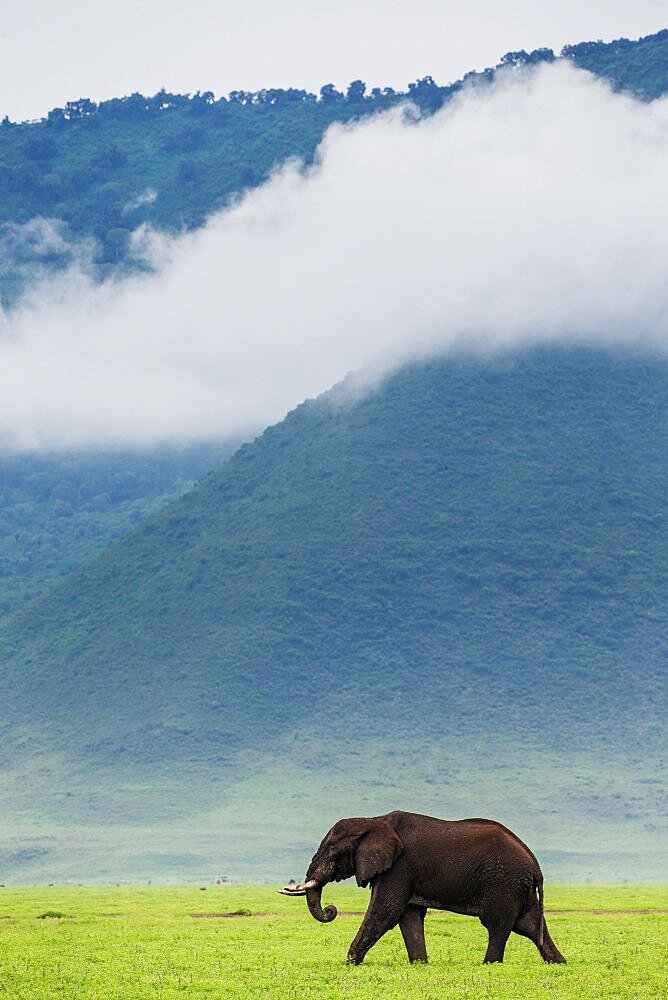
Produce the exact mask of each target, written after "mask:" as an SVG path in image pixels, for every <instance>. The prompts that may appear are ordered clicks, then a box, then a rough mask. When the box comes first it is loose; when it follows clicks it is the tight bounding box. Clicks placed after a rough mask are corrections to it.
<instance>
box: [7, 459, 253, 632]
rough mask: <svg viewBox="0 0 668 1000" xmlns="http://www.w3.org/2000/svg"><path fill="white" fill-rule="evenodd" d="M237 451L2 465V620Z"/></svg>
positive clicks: (18, 461)
mask: <svg viewBox="0 0 668 1000" xmlns="http://www.w3.org/2000/svg"><path fill="white" fill-rule="evenodd" d="M233 450H234V445H232V444H229V445H223V444H199V445H191V446H189V447H187V448H179V447H172V448H167V447H163V448H157V449H151V450H150V451H146V452H142V451H134V452H132V451H131V452H128V451H111V452H110V451H106V452H102V453H95V452H79V451H76V452H64V453H56V454H54V455H44V454H38V455H31V454H27V455H10V456H4V457H2V459H0V618H2V617H3V616H4V615H6V614H9V613H11V612H12V611H15V610H16V609H17V608H18V607H20V606H21V604H23V603H24V602H25V601H27V600H30V599H31V598H33V597H36V596H37V595H38V594H40V593H43V592H44V591H45V590H47V589H48V588H49V587H50V586H51V585H52V584H53V583H55V581H56V580H58V579H59V578H60V577H61V576H63V575H64V574H65V573H67V572H68V571H69V570H70V569H72V568H73V567H75V566H78V565H80V564H81V563H83V562H85V561H86V560H87V559H89V558H90V557H91V556H93V555H96V554H97V553H98V552H99V551H100V550H101V549H103V548H104V547H105V545H107V544H108V543H109V542H110V541H112V540H113V539H114V538H118V537H119V536H120V535H123V534H125V533H126V532H127V531H129V530H130V529H131V528H133V527H134V526H135V525H136V524H138V523H139V522H140V521H141V520H143V518H145V517H146V516H147V515H148V514H151V513H153V512H154V511H156V510H159V509H160V507H162V506H164V504H166V503H168V502H169V501H170V500H173V499H175V497H177V496H179V495H180V494H181V493H184V492H185V491H186V490H187V489H189V488H190V487H191V486H192V485H193V483H194V481H195V480H196V479H200V478H201V477H202V476H203V475H205V474H206V473H207V472H208V471H209V469H212V468H216V467H218V466H219V465H220V464H221V462H222V461H224V459H226V458H227V457H228V456H229V455H230V454H231V452H232V451H233Z"/></svg>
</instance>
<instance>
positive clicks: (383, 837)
mask: <svg viewBox="0 0 668 1000" xmlns="http://www.w3.org/2000/svg"><path fill="white" fill-rule="evenodd" d="M402 850H403V844H402V843H401V841H400V840H399V837H398V836H397V834H396V833H395V832H394V830H393V829H392V827H391V826H389V825H388V824H387V823H379V824H378V826H374V827H373V828H372V829H371V830H369V832H368V833H365V834H364V836H363V837H362V839H361V840H360V842H359V844H358V845H357V852H356V854H355V877H356V879H357V884H358V885H359V886H362V888H365V887H366V886H367V885H368V884H369V882H370V881H371V879H372V878H375V877H376V875H380V873H381V872H384V871H387V869H388V868H391V867H392V865H393V864H394V862H395V861H396V860H397V858H398V857H399V855H400V854H401V852H402Z"/></svg>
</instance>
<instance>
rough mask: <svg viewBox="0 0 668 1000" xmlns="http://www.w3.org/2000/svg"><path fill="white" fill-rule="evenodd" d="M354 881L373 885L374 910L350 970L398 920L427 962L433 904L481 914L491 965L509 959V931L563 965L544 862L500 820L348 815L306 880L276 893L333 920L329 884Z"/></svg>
mask: <svg viewBox="0 0 668 1000" xmlns="http://www.w3.org/2000/svg"><path fill="white" fill-rule="evenodd" d="M353 875H354V876H355V878H356V879H357V884H358V885H360V886H368V885H370V886H371V900H370V902H369V908H368V909H367V912H366V915H365V917H364V920H363V921H362V925H361V927H360V929H359V931H358V932H357V935H356V937H355V939H354V941H353V942H352V944H351V945H350V949H349V951H348V958H347V961H348V962H349V963H351V964H353V965H359V964H360V963H361V962H363V961H364V958H365V956H366V954H367V952H368V951H369V949H370V948H372V947H373V945H374V944H375V943H376V941H378V940H379V939H380V938H381V937H382V936H383V934H385V933H386V932H387V931H389V930H390V929H391V928H392V927H396V925H397V924H399V928H400V930H401V934H402V936H403V939H404V943H405V945H406V950H407V952H408V958H409V960H410V961H411V962H426V961H427V949H426V946H425V940H424V917H425V913H426V912H427V908H428V907H433V908H436V909H441V910H450V911H452V912H454V913H464V914H467V915H469V916H475V917H478V918H479V920H480V922H481V923H482V924H483V926H484V927H485V928H486V930H487V932H488V936H489V940H488V946H487V951H486V953H485V958H484V961H485V962H502V961H503V955H504V950H505V947H506V942H507V940H508V938H509V936H510V934H511V932H512V931H514V932H515V933H516V934H521V935H523V936H524V937H528V938H530V940H531V941H533V942H534V944H535V945H536V947H537V948H538V951H539V952H540V955H541V957H542V958H543V959H544V961H546V962H554V963H563V962H565V961H566V960H565V958H564V957H563V955H562V954H561V952H560V951H559V950H558V949H557V947H556V945H555V944H554V942H553V941H552V938H551V937H550V935H549V932H548V929H547V924H546V923H545V917H544V914H543V876H542V873H541V870H540V867H539V865H538V862H537V861H536V858H535V857H534V855H533V854H532V853H531V851H530V850H529V848H528V847H527V846H526V844H523V843H522V841H521V840H520V839H519V838H518V837H516V836H515V834H514V833H512V832H511V831H510V830H508V829H507V828H506V827H505V826H501V824H500V823H495V822H493V821H492V820H488V819H465V820H456V821H449V820H442V819H435V818H434V817H432V816H420V815H418V814H416V813H406V812H392V813H387V814H386V815H385V816H371V817H357V818H354V819H342V820H339V822H338V823H336V824H335V825H334V826H333V827H332V829H331V830H330V831H329V833H328V834H327V835H326V836H325V837H324V839H323V841H322V843H321V844H320V847H319V848H318V850H317V851H316V853H315V854H314V855H313V859H312V861H311V864H310V865H309V868H308V871H307V873H306V880H305V882H303V883H302V884H301V885H289V886H285V887H284V888H283V889H281V890H280V891H281V892H282V893H284V894H285V895H287V896H304V895H305V896H306V902H307V904H308V908H309V911H310V912H311V914H312V915H313V917H315V919H316V920H319V921H321V922H322V923H329V921H331V920H334V918H335V917H336V907H335V906H327V907H325V909H324V910H323V909H322V905H321V895H322V889H323V886H325V885H327V883H328V882H340V881H342V880H343V879H346V878H350V877H351V876H353Z"/></svg>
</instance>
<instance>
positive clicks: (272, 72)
mask: <svg viewBox="0 0 668 1000" xmlns="http://www.w3.org/2000/svg"><path fill="white" fill-rule="evenodd" d="M667 26H668V4H667V3H666V0H505V2H503V3H500V2H499V0H410V2H408V0H403V2H398V0H320V2H318V0H234V2H231V0H190V2H186V0H113V2H110V0H58V2H55V0H0V114H1V115H4V114H9V116H10V117H11V118H12V119H14V120H22V119H25V118H33V117H38V116H41V115H44V114H45V113H46V112H47V111H48V110H49V109H51V108H52V107H54V106H57V105H62V104H63V103H64V102H65V101H67V100H72V99H76V98H79V97H91V98H93V99H102V98H106V97H112V96H121V95H123V94H128V93H131V92H132V91H135V90H140V91H142V92H144V93H146V94H152V93H155V92H156V91H157V90H159V89H160V87H162V86H164V87H166V88H167V89H168V90H172V91H177V92H183V91H189V92H192V91H195V90H198V89H199V90H207V89H210V90H213V91H215V92H216V94H220V93H227V92H228V91H229V90H232V89H235V88H242V89H250V90H256V89H258V88H261V87H265V86H273V87H276V86H299V87H306V88H308V89H311V90H317V89H318V88H319V87H320V86H321V85H322V84H324V83H328V82H333V83H335V84H337V85H339V86H343V85H345V84H347V83H348V82H350V80H353V79H356V78H362V79H363V80H365V81H366V82H367V83H368V84H369V85H370V86H373V85H391V86H396V87H403V86H405V84H406V83H407V82H408V81H409V80H414V79H416V78H417V77H419V76H425V75H426V74H431V75H432V76H434V77H435V78H436V79H437V80H438V81H439V82H441V83H447V82H449V81H451V80H453V79H456V78H457V77H460V76H461V75H462V74H463V73H465V72H466V71H467V70H469V69H481V68H483V67H484V66H489V65H493V64H494V63H496V62H497V61H498V59H499V57H500V56H501V55H503V54H504V53H505V52H506V51H508V50H510V49H519V48H525V49H532V48H536V47H538V46H543V45H546V46H550V47H551V48H554V49H555V50H558V49H560V48H561V46H562V45H564V44H566V43H568V42H577V41H585V40H589V39H596V38H602V39H605V40H609V39H612V38H616V37H619V36H622V35H623V36H627V37H638V36H639V35H643V34H649V33H652V32H654V31H657V30H659V29H660V28H663V27H667Z"/></svg>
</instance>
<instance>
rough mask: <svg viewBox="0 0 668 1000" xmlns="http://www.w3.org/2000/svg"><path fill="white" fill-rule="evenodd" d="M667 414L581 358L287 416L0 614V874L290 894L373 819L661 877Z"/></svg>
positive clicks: (472, 365) (559, 353) (339, 394)
mask: <svg viewBox="0 0 668 1000" xmlns="http://www.w3.org/2000/svg"><path fill="white" fill-rule="evenodd" d="M667 415H668V364H667V363H666V361H664V360H657V359H656V358H653V357H651V356H649V355H647V356H637V355H634V354H630V353H623V352H622V353H609V352H605V351H595V350H585V349H551V350H548V349H542V350H533V351H530V352H520V353H515V354H513V355H511V356H506V357H499V358H497V359H496V360H494V359H488V360H486V361H485V360H480V359H478V360H476V359H468V360H466V359H460V360H456V359H450V360H444V361H434V362H431V363H424V364H419V365H415V366H411V367H407V368H405V369H403V370H402V371H400V372H398V373H397V374H396V375H394V376H393V377H391V378H390V379H389V380H388V381H387V382H386V383H384V384H383V385H382V386H381V387H379V388H378V389H377V390H376V391H375V392H373V393H371V394H370V395H367V396H365V397H364V398H362V399H359V400H357V401H355V399H354V398H352V399H351V397H350V395H349V393H347V392H345V391H343V390H341V389H338V390H336V391H334V392H332V393H329V394H327V395H326V396H325V397H323V398H322V399H319V400H316V401H310V402H307V403H305V404H303V405H302V406H300V407H298V408H297V409H296V410H295V411H294V412H292V413H291V414H290V415H289V416H288V417H287V418H286V419H285V420H284V421H283V422H282V423H280V424H279V425H277V426H275V427H272V428H269V429H268V430H267V431H265V433H264V434H262V435H261V436H260V437H259V438H258V439H257V440H256V441H255V442H254V443H253V444H251V445H247V446H244V447H243V448H241V449H240V450H239V451H238V452H237V454H236V455H235V456H234V457H233V458H232V459H231V460H230V461H229V462H228V463H227V464H226V465H225V466H223V468H222V469H221V470H220V471H219V472H216V473H215V474H213V475H211V476H209V477H208V478H207V479H206V480H205V481H204V482H202V483H201V484H200V485H199V486H197V487H196V488H195V489H194V490H192V491H191V492H190V493H188V494H187V495H186V496H184V497H183V498H182V499H180V500H178V501H176V502H175V503H173V504H171V505H169V506H168V507H167V508H166V509H165V510H164V511H163V512H161V513H160V514H158V515H155V516H154V517H152V518H150V519H149V520H148V521H146V523H145V524H143V525H142V526H140V527H139V528H138V529H136V530H135V531H134V532H132V533H131V534H129V535H128V536H126V537H125V538H124V539H121V540H119V541H118V542H116V543H114V544H113V545H112V546H110V547H109V548H108V549H107V550H106V551H105V552H104V553H103V554H102V555H101V556H100V557H98V558H97V559H96V560H95V561H94V562H92V563H90V564H89V565H88V566H86V567H85V568H83V569H81V570H79V571H78V572H76V573H74V574H72V575H71V576H69V577H68V578H67V579H65V580H64V581H63V583H62V584H61V585H60V586H58V587H57V588H55V589H54V590H52V591H51V592H50V593H49V594H48V595H47V596H46V597H44V598H42V599H39V600H37V601H36V602H34V603H33V604H31V605H29V606H28V607H26V608H25V609H24V610H22V611H20V612H19V613H18V614H17V615H15V616H14V618H13V619H12V620H10V621H9V622H8V623H7V624H6V625H5V626H4V628H3V630H2V647H1V648H2V657H3V662H4V664H5V666H4V669H3V675H2V685H3V688H2V691H0V697H1V699H2V704H3V715H4V726H5V728H4V732H3V741H2V748H3V749H2V753H3V779H2V782H3V786H2V787H3V797H4V801H5V804H6V808H5V812H4V819H3V836H2V844H3V851H4V855H3V857H4V860H5V869H6V870H7V872H8V875H7V877H8V878H9V877H10V876H12V874H13V876H14V877H35V876H36V875H37V873H39V872H43V871H45V870H47V869H48V870H49V871H50V872H52V873H53V876H54V877H60V876H62V875H63V874H64V873H67V874H68V876H69V877H74V873H75V872H76V873H77V876H76V877H84V878H86V877H90V878H94V877H103V876H105V877H106V876H109V877H114V876H115V874H116V873H118V872H121V871H129V872H132V873H134V874H135V875H137V876H140V875H141V874H146V873H147V872H150V873H151V874H152V875H153V876H156V877H158V876H162V877H169V876H172V877H175V876H177V874H182V875H183V876H184V877H185V876H187V875H191V876H193V877H199V873H200V872H202V871H206V870H210V866H214V865H215V867H217V868H219V867H221V866H223V867H224V868H225V870H227V869H229V870H230V871H231V872H232V873H233V874H235V875H237V876H238V877H240V878H243V877H246V878H247V877H251V876H253V877H261V878H270V879H271V878H275V877H276V878H277V877H278V875H274V872H276V870H277V866H279V865H280V864H290V865H291V866H294V870H295V871H296V872H297V873H299V872H300V871H301V869H300V867H299V866H300V865H301V864H302V862H303V858H304V857H305V856H306V846H305V845H306V843H307V842H308V843H309V844H310V843H311V841H312V839H313V837H315V836H316V835H317V832H318V830H322V829H324V828H325V827H326V826H327V825H328V824H329V822H330V820H332V818H336V814H337V813H338V812H339V811H340V810H345V811H346V812H354V811H355V809H354V808H353V807H354V806H355V805H357V806H358V807H359V809H362V806H363V804H366V808H365V810H364V811H366V812H373V811H379V812H380V811H382V810H383V809H386V808H390V807H392V806H397V805H402V806H405V807H408V806H410V807H413V808H417V809H421V810H422V811H427V812H429V811H433V812H437V813H440V814H443V815H465V814H467V813H468V814H471V813H473V814H476V813H482V814H486V813H487V814H494V815H496V816H497V818H500V819H502V820H504V821H506V822H508V823H510V824H511V825H512V826H515V827H516V828H517V829H518V830H519V832H520V833H521V834H522V835H524V836H526V838H527V839H528V840H530V842H531V843H532V844H533V845H535V848H536V850H537V851H538V852H539V854H541V856H542V857H544V858H545V860H546V867H547V870H548V871H549V872H550V874H551V875H553V877H554V876H556V877H590V878H613V877H615V878H618V877H623V878H628V879H637V878H644V877H650V878H651V877H653V876H652V873H653V872H655V871H656V865H657V864H658V863H659V861H660V859H661V851H662V847H661V842H660V822H661V820H660V816H661V811H662V808H663V804H662V801H661V798H660V789H661V786H660V784H658V783H657V782H658V778H659V768H660V761H661V759H662V754H663V752H664V751H665V746H664V745H663V736H662V729H663V719H664V718H665V707H666V705H665V691H664V688H663V684H662V672H663V670H664V668H665V635H666V628H667V626H668V622H667V621H666V608H667V607H668V601H667V598H668V594H667V593H666V581H667V580H668V565H667V563H668V546H667V545H666V516H667V514H668V509H667V507H666V497H667V496H668V478H667V477H668V465H667V464H666V461H665V456H666V444H667V440H666V431H667V429H668V428H667ZM351 774H352V775H353V776H354V781H352V782H351V781H350V780H348V776H349V775H351ZM12 789H13V790H12ZM10 790H11V791H10ZM26 817H31V823H28V821H27V819H26ZM277 818H280V819H281V823H282V825H281V830H282V833H281V835H280V836H279V835H277V834H276V824H275V820H276V819H277ZM12 824H17V826H16V827H15V829H14V832H13V833H12ZM27 826H31V828H32V830H33V836H32V840H31V844H30V846H29V848H26V847H25V845H24V846H23V848H22V850H28V854H23V853H21V850H19V849H18V847H17V841H18V839H19V838H18V837H17V833H16V830H21V829H25V828H26V827H27ZM36 829H41V830H42V831H43V833H42V834H40V835H35V833H34V831H35V830H36ZM130 829H132V834H130V832H129V830H130ZM270 829H271V830H272V831H273V832H272V834H271V843H269V844H267V837H268V836H269V834H268V831H269V830H270ZM66 831H69V833H66ZM109 841H111V842H113V843H114V845H115V848H114V851H115V853H114V856H113V858H112V857H110V856H109V854H108V844H109ZM68 845H70V846H68ZM300 845H304V846H303V847H302V846H300ZM31 851H34V852H35V853H34V854H31V853H30V852H31ZM74 852H75V853H74ZM208 866H209V867H208ZM654 877H655V876H654Z"/></svg>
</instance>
